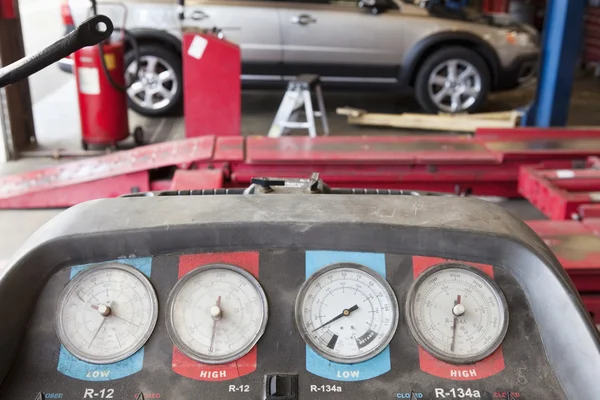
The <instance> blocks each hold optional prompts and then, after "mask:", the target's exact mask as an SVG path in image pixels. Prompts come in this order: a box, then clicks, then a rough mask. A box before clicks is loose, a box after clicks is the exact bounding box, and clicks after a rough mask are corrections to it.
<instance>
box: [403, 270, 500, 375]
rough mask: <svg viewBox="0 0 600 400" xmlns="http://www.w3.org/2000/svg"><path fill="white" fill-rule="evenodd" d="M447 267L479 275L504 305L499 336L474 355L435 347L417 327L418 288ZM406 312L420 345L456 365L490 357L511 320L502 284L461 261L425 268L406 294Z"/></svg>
mask: <svg viewBox="0 0 600 400" xmlns="http://www.w3.org/2000/svg"><path fill="white" fill-rule="evenodd" d="M445 269H462V270H465V271H468V272H469V273H472V274H475V275H477V276H478V277H479V278H481V279H482V280H483V281H484V282H485V283H486V284H487V285H488V286H489V288H490V289H491V290H492V292H493V293H494V294H495V296H496V298H497V300H498V303H499V304H500V306H501V307H502V310H501V313H502V315H503V317H504V321H503V326H502V329H501V330H500V333H499V335H498V337H497V338H496V339H495V340H494V341H493V342H492V344H490V345H489V346H487V347H486V349H485V350H484V351H481V352H479V353H477V354H475V355H472V356H466V357H464V356H452V355H449V354H447V353H446V352H443V351H440V350H438V349H437V348H435V347H433V346H431V345H430V344H429V342H428V340H427V339H426V338H425V336H424V335H423V334H422V333H421V331H420V330H419V328H418V327H417V323H416V316H415V314H414V310H413V307H412V305H413V304H414V300H415V296H416V293H417V289H418V288H419V287H420V286H421V284H423V282H424V281H425V280H427V278H429V277H430V276H432V275H434V274H436V273H438V272H439V271H442V270H445ZM405 313H406V320H407V323H408V328H409V330H410V332H411V334H412V336H413V338H414V339H415V340H416V341H417V343H419V345H421V347H423V348H424V349H425V351H427V352H428V353H429V354H431V355H432V356H434V357H435V358H437V359H439V360H442V361H445V362H448V363H450V364H455V365H464V364H473V363H475V362H478V361H481V360H483V359H485V358H487V357H489V356H490V355H491V354H492V353H493V352H495V351H496V350H497V349H498V347H500V345H501V344H502V342H503V341H504V339H505V337H506V332H507V331H508V320H509V312H508V303H507V302H506V297H505V296H504V293H503V292H502V289H500V286H499V285H498V284H497V283H496V282H495V281H494V280H493V279H492V278H491V277H490V276H489V275H487V274H486V273H484V272H482V271H481V270H479V269H477V268H475V267H472V266H470V265H466V264H461V263H445V264H439V265H436V266H433V267H431V268H429V269H427V270H425V271H424V272H423V273H422V274H421V275H419V276H418V277H417V279H415V281H414V282H413V284H412V285H411V287H410V289H409V291H408V295H407V296H406V304H405Z"/></svg>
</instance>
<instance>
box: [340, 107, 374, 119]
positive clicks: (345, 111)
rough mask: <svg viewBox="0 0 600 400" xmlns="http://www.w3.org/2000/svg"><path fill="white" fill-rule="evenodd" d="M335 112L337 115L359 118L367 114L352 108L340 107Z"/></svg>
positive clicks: (364, 111)
mask: <svg viewBox="0 0 600 400" xmlns="http://www.w3.org/2000/svg"><path fill="white" fill-rule="evenodd" d="M335 112H336V113H337V114H338V115H345V116H347V117H360V116H361V115H363V114H368V113H367V111H366V110H362V109H360V108H353V107H340V108H338V109H337V110H335Z"/></svg>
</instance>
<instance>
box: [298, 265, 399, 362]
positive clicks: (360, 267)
mask: <svg viewBox="0 0 600 400" xmlns="http://www.w3.org/2000/svg"><path fill="white" fill-rule="evenodd" d="M344 268H349V269H356V270H359V271H361V272H363V273H365V274H367V275H369V276H371V277H372V278H373V279H374V280H376V281H377V282H378V283H379V284H380V285H381V286H382V287H383V289H384V290H385V292H386V293H387V296H389V298H390V302H391V309H392V313H393V316H394V319H393V321H392V324H391V327H390V329H389V332H388V333H387V335H386V337H385V339H383V340H382V342H381V343H380V344H379V345H378V346H377V347H376V348H374V349H373V350H371V351H369V352H368V353H366V354H361V355H360V356H357V357H338V356H335V355H332V354H329V353H326V352H324V351H322V350H321V349H320V348H319V346H317V344H316V343H314V341H313V340H312V338H311V337H310V335H309V333H308V331H307V330H306V326H305V323H304V313H303V312H302V309H303V303H304V302H303V301H304V298H305V295H306V292H307V291H308V289H309V288H310V287H311V285H313V283H314V282H315V281H317V280H318V279H319V278H320V277H322V276H323V275H325V274H327V273H329V272H331V271H334V270H336V269H344ZM294 318H295V321H296V327H297V329H298V331H299V332H300V336H302V339H304V341H305V342H306V344H308V345H309V346H310V348H311V349H312V350H313V351H315V352H316V353H317V354H318V355H320V356H321V357H323V358H325V359H327V360H329V361H333V362H336V363H340V364H357V363H360V362H364V361H367V360H370V359H372V358H373V357H375V356H377V355H378V354H379V353H381V352H382V351H383V350H384V349H385V348H386V347H387V346H388V345H389V344H390V342H391V341H392V339H393V338H394V335H395V334H396V330H397V328H398V321H399V319H400V311H399V307H398V299H397V297H396V294H395V293H394V291H393V289H392V287H391V286H390V284H389V282H388V281H387V279H385V278H384V277H383V276H381V274H379V273H377V272H376V271H374V270H373V269H371V268H369V267H366V266H364V265H360V264H355V263H347V262H343V263H336V264H332V265H329V266H326V267H323V268H321V269H319V270H318V271H316V272H315V273H313V274H312V275H311V276H310V277H309V278H308V279H307V280H306V281H305V282H304V283H303V284H302V286H301V287H300V290H299V291H298V295H297V296H296V303H295V306H294Z"/></svg>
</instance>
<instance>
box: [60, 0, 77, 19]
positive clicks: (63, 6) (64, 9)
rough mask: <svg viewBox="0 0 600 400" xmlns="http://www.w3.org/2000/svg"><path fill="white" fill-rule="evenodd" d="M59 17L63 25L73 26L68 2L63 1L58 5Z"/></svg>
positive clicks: (66, 0)
mask: <svg viewBox="0 0 600 400" xmlns="http://www.w3.org/2000/svg"><path fill="white" fill-rule="evenodd" d="M60 16H61V17H62V20H63V24H65V25H75V22H74V21H73V16H72V15H71V8H70V7H69V1H68V0H63V1H62V3H60Z"/></svg>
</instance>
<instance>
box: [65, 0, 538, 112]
mask: <svg viewBox="0 0 600 400" xmlns="http://www.w3.org/2000/svg"><path fill="white" fill-rule="evenodd" d="M66 1H68V4H65V5H64V6H63V17H64V16H65V7H66V14H69V12H70V14H71V15H69V16H68V17H69V18H67V19H66V20H67V21H71V22H72V23H74V24H77V23H80V22H81V21H83V20H84V19H85V18H87V17H88V16H89V13H90V4H89V0H66ZM414 3H417V4H414ZM123 4H125V5H126V8H127V16H126V19H125V27H126V29H127V30H129V31H130V32H131V33H132V34H133V35H134V36H135V37H136V38H137V39H138V41H139V43H140V49H141V62H140V64H141V65H140V69H139V72H138V74H139V75H138V76H137V77H135V76H134V77H132V78H131V79H134V80H136V82H135V83H134V84H133V85H132V86H131V87H130V89H129V93H128V94H129V100H130V107H131V108H132V109H134V110H135V111H137V112H139V113H140V114H143V115H147V116H158V115H166V114H172V113H174V112H178V111H179V110H180V109H181V103H182V91H183V85H182V76H181V74H182V68H181V37H182V23H181V21H180V20H179V18H178V11H177V4H176V1H175V0H127V1H126V2H125V3H123ZM98 10H99V12H102V13H105V14H107V15H108V16H110V17H111V18H112V19H113V21H114V22H115V25H117V26H119V25H122V24H123V22H120V21H123V19H124V17H123V10H119V7H115V3H114V2H108V1H106V2H103V1H102V0H100V3H99V6H98ZM71 16H72V18H70V17H71ZM68 25H71V24H68ZM183 26H185V27H188V26H192V27H197V28H202V29H212V28H220V29H222V30H223V32H224V34H225V37H226V38H227V39H228V40H230V41H232V42H235V43H238V44H239V45H240V46H241V50H242V83H243V85H244V87H260V88H265V87H269V86H271V87H273V86H275V87H282V84H284V83H285V82H286V81H287V80H288V79H290V78H291V77H294V76H296V75H298V74H301V73H313V74H319V75H321V77H322V81H323V84H324V87H325V89H327V88H334V89H368V90H380V89H384V90H402V89H407V88H412V89H413V90H414V93H415V95H416V98H417V100H418V102H419V104H420V105H421V106H422V107H423V109H424V110H425V111H427V112H431V113H437V112H445V113H458V112H472V111H476V110H477V109H478V108H479V107H480V106H481V105H482V104H483V102H484V101H485V99H486V97H487V95H488V93H489V92H490V91H498V90H506V89H512V88H515V87H517V86H518V85H519V84H520V83H522V82H524V81H525V80H527V79H529V78H530V77H531V76H532V75H533V74H534V72H535V67H536V65H537V61H538V57H539V51H540V50H539V44H538V42H539V40H538V35H537V32H536V31H535V29H533V28H532V27H530V26H525V25H522V24H516V23H512V22H510V21H506V20H504V21H500V20H498V18H496V19H494V18H492V17H485V16H481V15H479V14H476V13H468V12H466V11H458V10H453V9H451V8H450V7H449V6H448V5H446V4H444V0H438V1H433V0H431V1H407V0H405V1H400V0H358V2H356V1H354V0H302V1H292V0H284V1H256V0H187V1H186V8H185V20H184V23H183ZM67 29H72V26H67ZM126 63H127V66H128V71H129V72H131V73H133V74H134V73H135V71H136V68H135V65H134V64H135V62H134V61H133V55H132V52H131V51H130V52H128V53H127V56H126ZM157 80H158V82H159V84H160V90H156V85H155V84H153V85H151V84H149V82H152V83H153V82H156V81H157ZM278 84H279V85H278Z"/></svg>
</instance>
